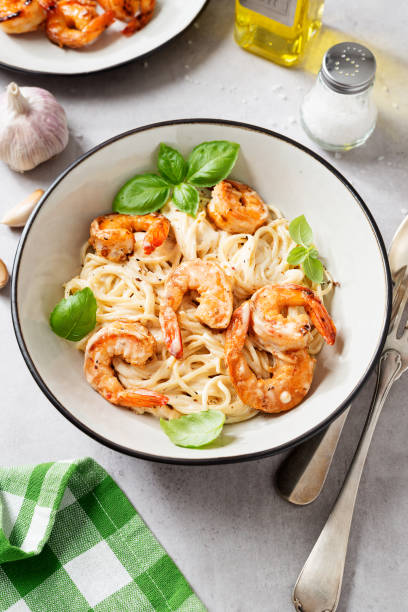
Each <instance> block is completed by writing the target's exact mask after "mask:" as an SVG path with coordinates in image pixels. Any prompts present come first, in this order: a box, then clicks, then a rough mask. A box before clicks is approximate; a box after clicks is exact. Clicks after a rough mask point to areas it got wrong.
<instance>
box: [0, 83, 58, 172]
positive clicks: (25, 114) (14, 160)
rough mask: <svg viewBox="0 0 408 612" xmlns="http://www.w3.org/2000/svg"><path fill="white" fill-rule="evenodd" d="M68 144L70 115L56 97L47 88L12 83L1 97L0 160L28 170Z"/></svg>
mask: <svg viewBox="0 0 408 612" xmlns="http://www.w3.org/2000/svg"><path fill="white" fill-rule="evenodd" d="M67 144H68V125H67V118H66V115H65V111H64V109H63V108H62V106H61V105H60V104H58V102H57V100H56V99H55V98H54V96H53V95H52V94H51V93H50V92H49V91H47V90H46V89H40V88H39V87H22V88H21V89H20V88H19V87H18V85H17V84H16V83H10V84H9V85H8V87H7V90H6V93H5V94H4V95H3V96H1V98H0V159H1V160H2V161H4V162H6V164H8V165H9V166H10V168H11V169H12V170H17V171H18V172H25V171H26V170H31V169H32V168H35V167H36V166H38V164H41V163H42V162H44V161H46V160H47V159H50V157H53V156H54V155H57V154H58V153H60V152H61V151H63V149H65V147H66V146H67Z"/></svg>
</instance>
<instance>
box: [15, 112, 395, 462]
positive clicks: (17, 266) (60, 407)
mask: <svg viewBox="0 0 408 612" xmlns="http://www.w3.org/2000/svg"><path fill="white" fill-rule="evenodd" d="M195 123H201V124H212V125H225V126H233V127H238V128H243V129H245V130H251V131H254V132H259V133H261V134H266V135H268V136H272V137H273V138H277V139H279V140H283V141H284V142H286V143H288V144H290V145H292V146H294V147H296V148H297V149H300V150H301V151H303V152H304V153H307V154H308V155H310V156H311V157H313V158H314V159H316V160H317V161H318V162H320V163H321V164H323V166H325V167H326V168H327V169H328V170H329V171H330V172H331V173H332V174H334V176H336V177H337V178H338V179H339V180H340V181H341V182H342V183H343V185H344V186H345V187H347V189H348V190H349V191H350V192H351V194H352V195H353V197H354V199H355V201H356V202H357V204H358V205H359V206H360V208H361V210H362V212H363V213H364V214H365V216H366V218H367V221H368V222H369V224H370V226H371V229H372V231H373V233H374V236H375V238H376V240H377V244H378V248H379V249H380V252H381V255H382V260H383V266H384V275H385V278H386V284H387V308H386V314H385V320H384V324H383V330H382V333H381V335H380V337H379V340H378V344H377V350H376V351H375V354H374V356H373V358H372V359H371V362H370V364H369V366H368V367H367V369H366V371H365V373H364V374H363V376H362V377H361V378H360V380H359V382H358V383H357V385H356V386H355V387H354V389H353V391H352V392H351V393H350V394H349V396H348V397H347V398H346V399H345V400H344V401H343V402H342V403H341V404H340V406H338V407H337V409H336V410H335V411H334V412H333V413H332V414H331V415H330V416H329V417H327V419H325V420H324V421H322V422H321V423H320V424H319V425H317V426H316V427H313V428H312V429H310V430H309V431H307V432H306V433H304V434H303V435H302V436H299V437H298V438H296V439H294V440H292V441H290V442H287V443H285V444H282V445H280V446H277V447H274V448H271V449H267V450H262V451H256V452H253V453H248V454H244V455H232V456H228V457H219V458H202V459H201V458H199V457H198V458H197V459H182V458H174V457H165V456H161V455H151V454H149V453H144V452H140V451H135V450H133V449H131V448H128V447H126V446H121V445H120V444H116V443H115V442H112V441H111V440H108V439H107V438H104V437H103V436H101V435H99V434H98V433H96V432H95V431H94V430H92V429H90V428H89V427H87V426H86V425H84V424H83V423H82V422H81V421H79V420H78V419H77V418H76V417H75V416H74V415H73V414H71V413H70V412H69V411H68V410H67V409H66V408H65V407H64V406H63V405H62V404H61V403H60V402H59V400H58V399H57V398H56V397H55V396H54V394H53V393H52V392H51V391H50V389H49V388H48V387H47V385H46V383H45V382H44V381H43V379H42V378H41V376H40V374H39V372H38V371H37V369H36V367H35V364H34V362H33V360H32V359H31V356H30V353H29V351H28V349H27V346H26V344H25V341H24V338H23V334H22V331H21V327H20V321H19V315H18V306H17V300H18V295H17V286H18V274H19V269H20V263H21V258H22V254H23V251H24V245H25V242H26V239H27V236H28V233H29V231H30V228H31V226H32V225H33V223H34V221H35V218H36V216H37V214H38V212H39V210H40V208H41V206H42V205H43V204H44V202H45V201H46V199H47V198H48V196H49V195H50V193H51V192H52V191H53V190H54V189H55V188H56V187H57V185H58V184H59V183H60V182H61V181H62V180H63V179H64V177H65V176H66V175H67V174H68V173H69V172H70V171H71V170H72V169H73V168H75V167H76V166H78V165H79V164H81V163H82V162H83V161H85V160H86V159H88V158H89V157H91V156H92V155H93V154H94V153H96V152H98V151H100V149H103V148H104V147H106V146H109V145H110V144H111V143H113V142H116V141H117V140H120V139H122V138H126V137H127V136H130V135H132V134H137V133H138V132H144V131H147V130H153V129H155V128H158V127H163V126H170V125H191V124H195ZM391 295H392V282H391V273H390V268H389V263H388V257H387V251H386V249H385V245H384V241H383V239H382V236H381V233H380V230H379V229H378V227H377V224H376V222H375V220H374V218H373V216H372V214H371V212H370V211H369V209H368V207H367V205H366V204H365V203H364V201H363V200H362V198H361V197H360V196H359V194H358V193H357V192H356V190H355V189H354V187H353V186H352V185H351V184H350V183H349V182H348V181H347V179H346V178H344V176H343V175H342V174H341V173H340V172H339V171H338V170H336V168H334V167H333V166H332V165H331V164H330V163H329V162H327V161H326V160H325V159H324V158H323V157H320V155H318V154H317V153H315V152H314V151H311V150H310V149H308V148H307V147H305V146H304V145H302V144H300V143H298V142H296V141H295V140H292V139H291V138H288V137H287V136H283V135H282V134H278V133H276V132H272V131H271V130H267V129H265V128H262V127H258V126H255V125H250V124H248V123H242V122H240V121H229V120H224V119H176V120H173V121H161V122H158V123H152V124H149V125H146V126H142V127H139V128H135V129H132V130H129V131H127V132H123V133H122V134H119V135H118V136H114V137H113V138H110V139H109V140H105V141H104V142H102V143H101V144H99V145H98V146H96V147H94V148H93V149H91V150H90V151H88V152H87V153H85V154H84V155H82V156H81V157H79V158H78V159H77V160H75V161H74V162H73V163H72V164H70V165H69V166H68V167H67V168H66V169H65V170H64V171H63V172H62V173H61V174H60V175H59V176H58V178H57V179H56V180H55V181H54V182H53V183H52V184H51V186H50V187H49V189H48V190H47V191H46V193H45V194H44V195H43V197H42V198H41V200H40V202H39V203H38V204H37V206H36V208H35V210H34V211H33V213H32V215H31V217H30V219H29V221H28V223H27V224H26V226H25V228H24V231H23V234H22V236H21V239H20V242H19V244H18V247H17V251H16V255H15V258H14V265H13V274H12V288H11V312H12V319H13V326H14V331H15V334H16V338H17V342H18V345H19V347H20V350H21V353H22V355H23V357H24V360H25V362H26V364H27V366H28V369H29V371H30V372H31V374H32V376H33V377H34V380H35V381H36V383H37V384H38V386H39V387H40V389H41V390H42V391H43V393H44V394H45V396H46V397H47V398H48V399H49V401H50V402H51V403H52V404H53V405H54V406H55V407H56V408H57V409H58V410H59V411H60V412H61V414H63V415H64V416H65V417H66V418H67V419H68V420H69V421H71V423H73V424H74V425H75V426H76V427H78V429H80V430H81V431H83V432H84V433H86V434H88V435H89V436H90V437H91V438H93V439H94V440H97V441H98V442H100V443H101V444H104V445H105V446H108V447H109V448H111V449H113V450H116V451H118V452H121V453H124V454H126V455H130V456H132V457H138V458H139V459H146V460H150V461H157V462H159V463H171V464H179V465H218V464H223V463H238V462H241V461H251V460H255V459H262V458H263V457H269V456H271V455H274V454H277V453H280V452H282V451H285V450H288V449H289V448H292V447H294V446H296V445H297V444H300V443H301V442H304V441H305V440H307V439H308V438H310V437H312V436H314V435H316V434H317V433H318V432H319V431H321V430H322V429H324V428H325V427H327V426H328V425H329V424H330V423H331V422H332V421H334V420H335V419H336V418H337V417H338V416H339V415H340V414H341V413H342V412H343V410H345V409H346V407H347V406H349V404H350V403H351V402H352V401H353V399H354V397H355V396H356V395H357V393H358V392H359V391H360V389H361V387H362V386H363V385H364V383H365V382H366V380H367V378H368V377H369V375H370V374H371V372H372V370H373V368H374V366H375V364H376V362H377V359H378V357H379V356H380V353H381V350H382V348H383V346H384V343H385V339H386V336H387V332H388V325H389V321H390V316H391Z"/></svg>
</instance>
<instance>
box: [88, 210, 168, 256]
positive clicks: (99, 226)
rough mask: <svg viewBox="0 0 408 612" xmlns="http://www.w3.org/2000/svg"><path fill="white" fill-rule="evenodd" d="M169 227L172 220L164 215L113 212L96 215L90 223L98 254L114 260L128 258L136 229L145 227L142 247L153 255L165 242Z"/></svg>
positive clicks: (145, 251) (147, 253) (137, 230)
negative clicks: (100, 215)
mask: <svg viewBox="0 0 408 612" xmlns="http://www.w3.org/2000/svg"><path fill="white" fill-rule="evenodd" d="M169 229H170V221H169V220H168V219H166V217H164V216H163V215H160V214H158V213H152V214H150V215H121V214H115V213H113V214H111V215H104V216H102V217H97V218H96V219H94V220H93V221H92V223H91V230H90V238H89V242H90V244H91V245H92V246H93V247H94V249H95V251H96V252H97V253H98V255H102V257H107V259H110V260H111V261H125V260H126V257H127V255H129V254H131V253H133V250H134V248H135V238H134V236H133V232H140V231H145V232H146V234H145V237H144V240H143V250H144V253H145V255H150V253H152V252H153V251H154V249H155V248H157V247H158V246H160V245H161V244H163V242H164V241H165V240H166V238H167V235H168V233H169Z"/></svg>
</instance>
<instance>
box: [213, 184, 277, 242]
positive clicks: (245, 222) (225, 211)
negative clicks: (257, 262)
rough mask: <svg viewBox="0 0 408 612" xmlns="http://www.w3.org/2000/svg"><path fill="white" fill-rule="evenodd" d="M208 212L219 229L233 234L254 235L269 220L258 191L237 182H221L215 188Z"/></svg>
mask: <svg viewBox="0 0 408 612" xmlns="http://www.w3.org/2000/svg"><path fill="white" fill-rule="evenodd" d="M207 212H208V215H209V217H210V219H211V220H212V221H213V222H214V223H215V225H216V226H217V227H219V228H220V229H222V230H225V231H226V232H230V233H231V234H241V233H244V234H253V233H254V232H255V230H257V229H258V227H261V225H263V224H264V223H265V222H266V220H267V218H268V209H267V206H266V204H265V203H264V202H263V201H262V200H261V198H260V197H259V195H258V194H257V193H256V191H254V190H253V189H251V187H248V185H244V184H243V183H238V182H237V181H221V182H220V183H218V184H217V185H216V186H215V187H214V189H213V192H212V197H211V201H210V203H209V204H208V206H207Z"/></svg>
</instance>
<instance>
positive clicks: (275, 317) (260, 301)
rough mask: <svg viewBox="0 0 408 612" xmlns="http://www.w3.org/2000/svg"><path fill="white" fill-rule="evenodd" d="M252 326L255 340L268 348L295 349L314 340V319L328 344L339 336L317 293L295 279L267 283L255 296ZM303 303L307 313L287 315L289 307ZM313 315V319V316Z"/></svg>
mask: <svg viewBox="0 0 408 612" xmlns="http://www.w3.org/2000/svg"><path fill="white" fill-rule="evenodd" d="M251 304H252V314H251V327H252V332H253V335H254V336H255V342H256V344H258V345H259V346H260V347H261V348H263V349H264V350H267V351H271V352H274V351H291V350H297V349H303V348H306V347H307V345H308V344H309V343H310V340H311V337H310V331H311V329H312V325H311V323H312V324H313V325H314V326H315V327H316V329H317V331H318V332H319V334H320V335H321V336H322V337H323V338H324V339H325V341H326V342H327V344H329V345H332V344H334V342H335V339H336V327H335V325H334V323H333V321H332V319H331V317H330V315H329V313H328V312H327V310H326V308H325V307H324V305H323V304H322V302H321V301H320V300H319V298H318V297H317V296H316V295H315V293H314V292H313V291H312V290H311V289H308V288H307V287H304V286H302V285H296V284H292V283H287V284H280V285H278V284H276V285H266V286H265V287H262V288H261V289H258V291H256V292H255V293H254V295H253V296H252V298H251ZM293 306H298V307H299V306H303V308H304V309H305V311H306V313H303V314H295V315H289V314H287V315H286V316H285V311H287V309H288V307H293ZM309 317H310V319H309Z"/></svg>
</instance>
